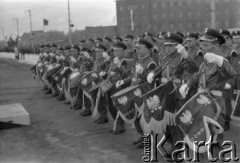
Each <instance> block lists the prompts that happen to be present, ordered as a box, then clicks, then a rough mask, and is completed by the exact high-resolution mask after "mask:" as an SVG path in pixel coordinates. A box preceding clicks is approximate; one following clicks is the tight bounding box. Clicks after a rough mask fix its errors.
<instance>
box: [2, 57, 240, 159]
mask: <svg viewBox="0 0 240 163" xmlns="http://www.w3.org/2000/svg"><path fill="white" fill-rule="evenodd" d="M25 57H26V59H25V60H15V59H14V54H12V53H0V104H1V105H5V104H13V103H21V104H22V106H23V107H24V108H25V109H26V111H27V112H28V113H29V115H30V120H31V125H30V126H26V127H19V128H12V129H7V130H1V131H0V162H1V163H8V162H9V163H15V162H24V163H48V162H49V163H52V162H53V163H55V162H56V163H58V162H60V163H70V162H76V163H140V162H143V161H142V153H143V149H137V148H135V147H134V146H133V145H132V141H134V140H135V139H137V138H138V135H137V133H136V131H135V129H134V128H133V127H132V126H131V125H128V124H127V130H126V132H125V133H123V134H120V135H112V134H110V133H109V130H110V129H111V128H112V126H113V120H112V119H111V116H108V117H109V119H110V122H109V123H107V124H103V125H97V124H95V123H94V119H93V118H91V117H82V116H79V112H80V111H79V110H77V111H76V110H71V109H70V105H66V104H64V103H63V102H59V101H57V100H56V98H53V97H51V95H47V94H45V92H44V91H42V90H41V88H42V85H41V83H39V82H37V81H34V80H33V76H32V74H31V71H30V68H31V66H32V65H33V64H34V63H35V62H36V59H37V55H26V56H25ZM224 135H225V140H229V141H232V142H234V143H235V145H236V147H237V156H238V157H240V139H239V135H240V123H239V121H231V127H230V130H229V131H227V132H225V134H224ZM158 160H159V162H164V161H163V158H160V157H159V158H158Z"/></svg>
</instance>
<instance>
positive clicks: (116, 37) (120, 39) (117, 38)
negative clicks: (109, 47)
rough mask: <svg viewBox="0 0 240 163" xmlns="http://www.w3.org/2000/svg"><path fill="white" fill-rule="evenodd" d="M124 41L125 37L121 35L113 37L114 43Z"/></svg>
mask: <svg viewBox="0 0 240 163" xmlns="http://www.w3.org/2000/svg"><path fill="white" fill-rule="evenodd" d="M122 41H123V39H122V38H121V37H119V36H114V38H113V43H114V44H116V43H118V42H122Z"/></svg>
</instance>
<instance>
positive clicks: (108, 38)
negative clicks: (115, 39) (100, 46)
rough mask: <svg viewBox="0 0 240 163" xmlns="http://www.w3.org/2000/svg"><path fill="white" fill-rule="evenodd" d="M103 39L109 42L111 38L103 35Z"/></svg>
mask: <svg viewBox="0 0 240 163" xmlns="http://www.w3.org/2000/svg"><path fill="white" fill-rule="evenodd" d="M104 39H105V40H107V41H109V42H112V39H111V38H110V37H107V36H105V37H104Z"/></svg>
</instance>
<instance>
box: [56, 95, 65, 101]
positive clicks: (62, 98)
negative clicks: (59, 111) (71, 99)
mask: <svg viewBox="0 0 240 163" xmlns="http://www.w3.org/2000/svg"><path fill="white" fill-rule="evenodd" d="M57 100H58V101H63V100H65V96H64V94H60V95H59V96H58V97H57Z"/></svg>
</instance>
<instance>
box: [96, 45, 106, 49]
mask: <svg viewBox="0 0 240 163" xmlns="http://www.w3.org/2000/svg"><path fill="white" fill-rule="evenodd" d="M96 49H102V50H104V51H107V47H106V46H104V45H103V44H97V46H96Z"/></svg>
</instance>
